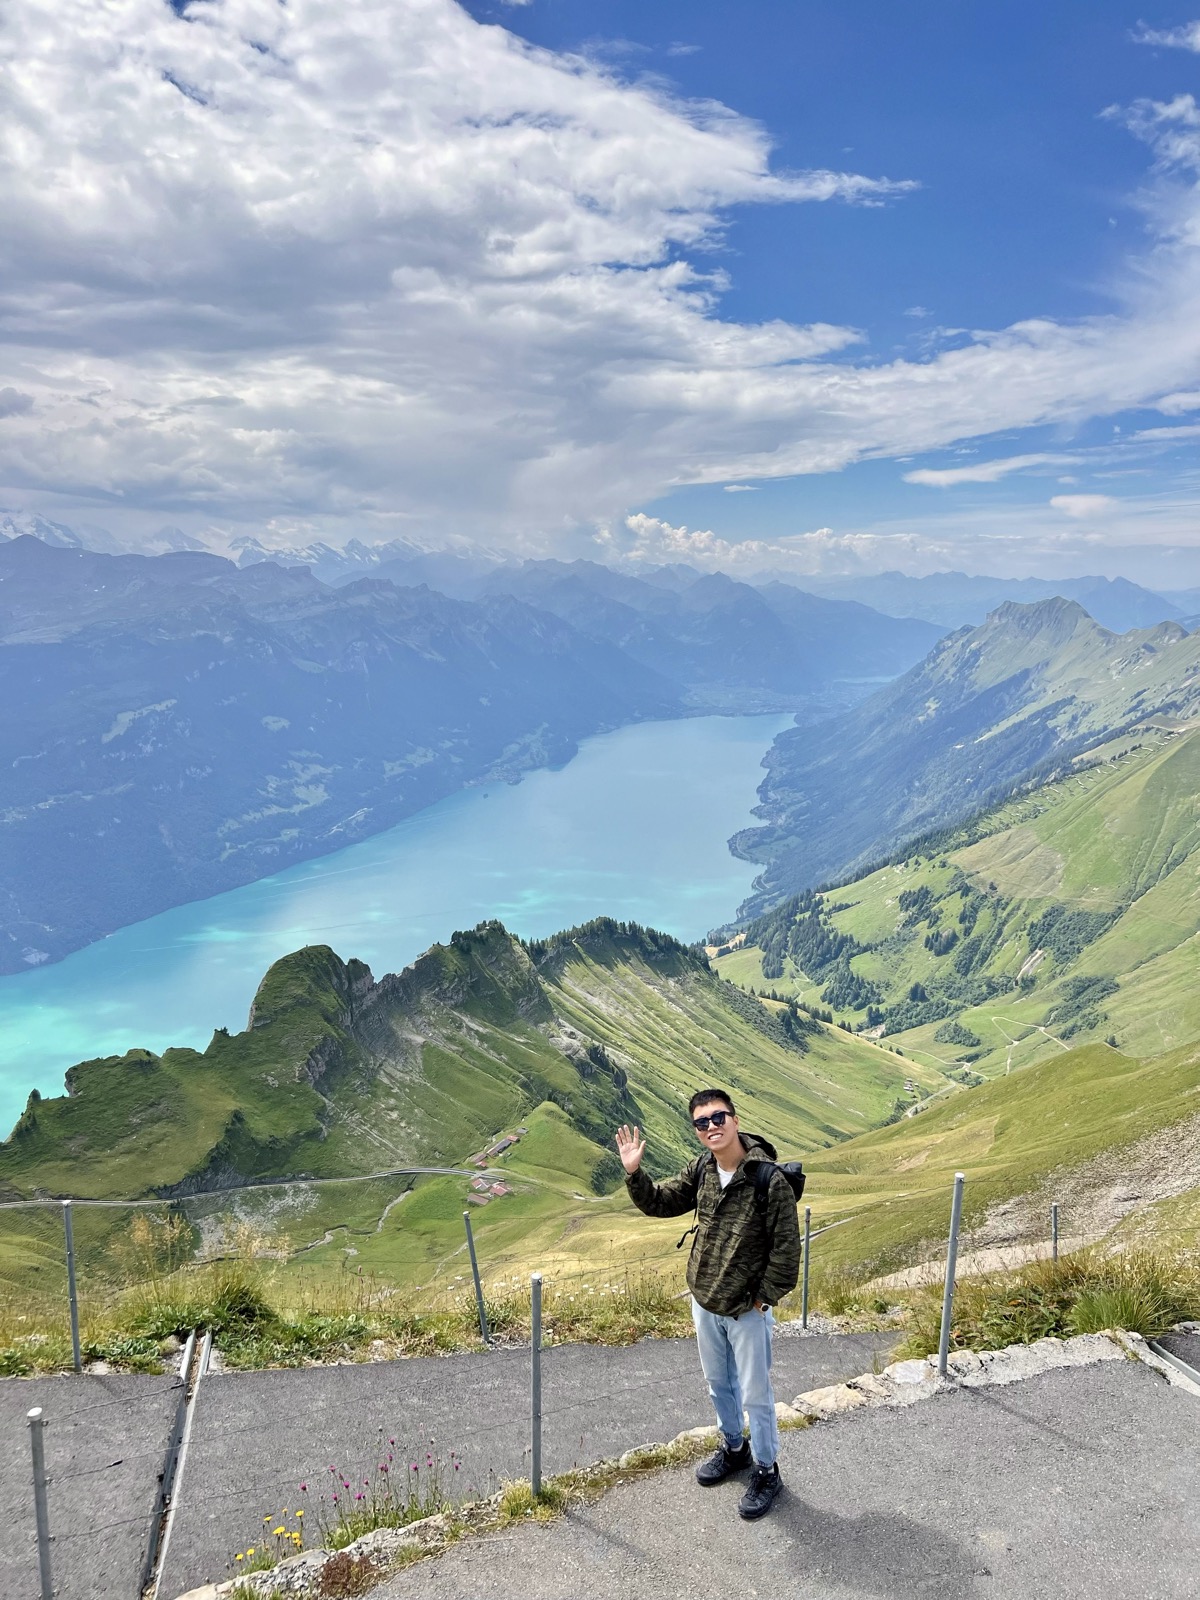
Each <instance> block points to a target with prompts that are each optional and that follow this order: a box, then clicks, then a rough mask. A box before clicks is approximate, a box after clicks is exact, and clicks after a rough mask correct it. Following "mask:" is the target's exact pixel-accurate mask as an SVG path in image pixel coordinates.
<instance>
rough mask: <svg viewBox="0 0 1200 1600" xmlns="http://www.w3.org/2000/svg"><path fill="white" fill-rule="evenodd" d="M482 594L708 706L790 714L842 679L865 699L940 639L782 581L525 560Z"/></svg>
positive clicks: (926, 627)
mask: <svg viewBox="0 0 1200 1600" xmlns="http://www.w3.org/2000/svg"><path fill="white" fill-rule="evenodd" d="M482 592H483V593H484V594H485V595H500V594H508V595H513V596H515V597H516V598H517V599H520V600H523V601H525V602H526V604H528V605H532V606H536V607H537V608H538V609H539V610H541V611H549V612H552V613H553V614H554V615H555V616H556V617H559V618H561V620H562V621H564V622H567V623H569V624H570V625H571V627H573V628H576V629H578V630H579V632H580V633H582V634H585V635H586V636H587V637H588V638H590V639H595V640H607V641H608V642H610V643H611V644H614V645H616V646H617V648H618V649H619V650H621V652H622V653H623V654H624V655H627V656H628V657H630V659H631V660H633V661H636V662H638V663H639V665H641V666H643V667H644V668H645V669H646V670H647V671H648V672H652V673H655V674H661V675H662V676H664V677H666V678H669V679H670V680H672V681H673V682H675V683H678V684H679V685H680V687H681V691H682V693H683V697H684V699H685V701H686V702H687V703H688V704H690V705H694V706H696V707H697V708H703V709H705V710H722V709H728V710H731V711H741V712H746V711H754V710H771V709H775V708H777V707H791V706H794V705H795V704H796V703H797V698H798V697H800V698H803V697H805V696H807V695H811V694H812V693H813V691H814V689H821V690H827V689H830V688H832V687H833V686H834V685H836V684H838V683H841V684H843V685H845V686H847V687H852V686H856V685H857V686H859V693H860V694H861V692H862V686H863V685H867V684H869V683H871V681H872V680H874V681H875V682H878V681H880V680H881V679H889V678H893V677H895V675H896V674H897V673H898V672H902V671H903V670H904V669H905V667H906V666H908V665H909V664H911V663H912V662H913V661H915V660H919V659H920V658H921V656H923V655H924V654H925V652H926V651H927V650H928V649H929V648H930V647H931V645H933V644H934V643H935V642H936V640H937V639H938V638H939V637H940V634H941V630H940V629H939V628H936V627H934V626H933V625H931V624H929V623H925V622H917V621H912V620H901V619H897V618H889V619H888V620H887V621H886V622H884V621H883V620H882V618H881V617H880V614H879V613H878V612H876V611H872V610H870V609H869V608H868V607H866V606H862V605H858V604H855V603H854V602H850V601H839V600H821V599H818V598H817V597H815V596H814V595H810V594H805V593H804V592H803V591H802V590H800V589H794V588H792V587H791V586H790V585H788V584H785V583H770V584H767V585H765V586H763V587H761V588H755V587H753V586H751V585H750V584H745V583H738V582H736V581H735V580H734V579H732V578H729V577H726V576H725V575H724V573H709V574H701V573H698V572H696V571H695V570H694V569H692V568H690V567H670V568H664V569H663V570H662V571H661V572H659V573H657V574H653V575H651V576H650V577H648V578H635V577H631V576H629V575H627V574H625V573H621V572H614V571H612V570H611V568H609V567H603V566H600V565H598V564H597V563H596V562H593V561H572V562H569V563H567V562H562V561H526V562H525V563H523V565H521V566H519V567H501V568H498V569H497V570H496V571H494V572H493V573H491V574H490V575H489V576H488V577H487V578H486V579H485V580H484V582H483V584H482ZM854 697H855V698H857V696H854Z"/></svg>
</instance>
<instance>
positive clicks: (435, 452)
mask: <svg viewBox="0 0 1200 1600" xmlns="http://www.w3.org/2000/svg"><path fill="white" fill-rule="evenodd" d="M1197 19H1200V0H1193V6H1192V7H1189V6H1182V7H1181V6H1176V5H1164V6H1160V7H1158V8H1155V9H1151V10H1149V11H1147V10H1144V9H1142V8H1141V7H1140V6H1138V7H1135V6H1132V5H1124V4H1118V3H1115V0H1091V3H1089V4H1084V3H1082V0H1056V3H1055V4H1053V5H1046V4H1044V3H1043V4H1039V5H1034V4H1029V3H1026V0H1016V3H1013V0H1010V3H1009V4H1007V5H1004V6H999V5H991V6H981V5H964V4H962V3H961V0H959V3H957V4H952V3H947V0H925V3H923V4H921V5H919V6H917V5H909V6H900V5H897V4H895V3H891V4H885V3H880V0H873V3H857V0H842V3H840V4H835V3H832V0H821V3H808V0H744V3H742V4H739V5H737V6H731V5H729V4H728V3H725V4H716V3H711V0H689V3H686V4H684V3H680V0H655V3H654V4H653V5H651V6H647V5H645V4H644V3H642V4H639V5H635V4H632V3H628V0H607V3H604V4H599V3H595V0H592V3H588V0H528V3H524V4H514V3H500V0H487V3H484V0H470V3H468V4H467V5H466V6H465V7H459V6H458V5H456V4H455V3H454V0H357V3H356V5H355V6H354V7H352V8H330V7H329V6H328V5H326V4H321V3H319V0H291V3H290V4H289V5H288V6H287V7H286V8H284V7H281V6H280V5H279V4H278V3H277V0H192V3H190V4H189V3H187V0H177V3H174V0H173V3H171V4H168V3H166V0H113V3H112V4H111V5H110V6H108V7H106V8H105V10H104V12H103V13H98V12H97V10H96V8H95V7H94V6H93V5H91V4H89V3H88V0H53V3H52V0H28V4H27V5H25V6H23V7H22V8H20V11H19V13H18V14H17V16H16V19H15V22H14V26H13V27H12V28H10V29H9V30H8V35H7V43H6V44H5V45H4V47H3V48H4V50H5V51H6V52H7V55H6V63H7V68H8V77H7V82H8V87H9V110H10V114H9V116H8V117H7V118H6V119H5V122H4V123H3V124H2V125H0V199H2V200H3V203H4V206H5V215H6V216H7V217H9V218H10V219H13V225H12V226H11V227H10V228H9V229H8V230H6V236H5V238H4V239H2V240H0V272H2V273H3V281H4V283H5V285H6V287H5V289H4V291H3V292H2V293H0V509H10V510H17V511H20V510H26V511H32V510H36V511H42V512H45V513H47V514H50V515H53V516H56V517H59V518H60V519H61V520H63V521H67V522H74V523H76V524H80V523H91V524H100V525H103V526H105V527H108V528H110V529H113V530H115V531H116V533H117V534H118V536H120V537H123V538H125V539H127V540H128V541H129V542H131V543H136V542H137V541H138V540H141V539H147V538H149V537H150V536H151V535H152V534H153V532H154V530H155V529H156V528H157V527H159V526H160V525H161V524H162V523H164V522H169V523H172V524H176V525H179V526H182V527H184V528H186V529H187V530H188V531H191V532H194V533H197V534H198V535H200V536H201V537H204V538H206V539H208V540H209V541H210V542H213V543H215V544H217V545H220V543H221V541H222V540H226V541H227V540H229V539H232V538H234V537H236V536H237V535H238V534H240V533H248V532H250V533H255V534H257V535H258V536H260V537H263V538H264V539H266V540H267V541H268V542H270V541H271V540H274V541H276V542H279V543H292V544H301V543H304V542H306V541H308V540H310V539H313V538H324V539H328V540H330V541H331V542H335V543H336V542H340V541H341V540H342V539H345V538H347V537H351V536H355V537H359V538H365V539H368V540H375V539H384V538H389V537H394V536H398V535H400V536H406V537H413V538H416V539H419V540H421V541H423V542H433V543H437V542H440V541H443V540H445V539H448V538H457V537H465V538H468V539H471V540H477V541H480V542H483V543H485V544H488V545H490V546H491V547H493V548H499V549H508V550H512V551H514V552H517V553H541V552H546V551H553V552H556V553H561V554H565V555H570V554H584V555H599V556H601V557H603V558H606V559H620V560H628V561H635V562H636V561H654V560H661V559H678V558H684V559H689V560H694V561H697V562H699V563H701V564H705V565H710V566H711V565H720V566H726V567H728V568H730V570H743V571H747V572H749V571H752V570H757V569H760V568H761V569H763V570H768V569H770V570H787V571H794V572H795V573H796V574H797V575H798V576H802V575H803V574H804V573H805V572H816V571H840V570H848V571H853V570H860V569H864V570H877V569H879V568H881V567H900V568H902V569H904V570H908V571H914V572H919V571H930V570H937V569H939V568H945V567H947V566H959V567H966V568H968V569H969V570H976V571H992V572H1001V573H1019V572H1038V573H1041V574H1043V575H1048V576H1049V575H1059V574H1066V573H1080V572H1085V571H1104V572H1109V573H1116V572H1124V573H1125V574H1126V575H1128V576H1130V577H1135V578H1140V579H1142V580H1143V581H1147V582H1150V583H1154V584H1155V585H1157V586H1159V587H1170V586H1173V585H1174V586H1183V585H1184V584H1194V583H1198V582H1200V474H1198V472H1197V468H1196V449H1195V447H1196V442H1197V432H1198V431H1200V255H1198V250H1200V198H1198V188H1197V178H1198V176H1200V111H1198V110H1197V106H1196V101H1195V99H1194V98H1193V97H1194V96H1195V95H1196V94H1197V93H1200V21H1198V20H1197ZM4 64H5V62H0V65H4Z"/></svg>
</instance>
